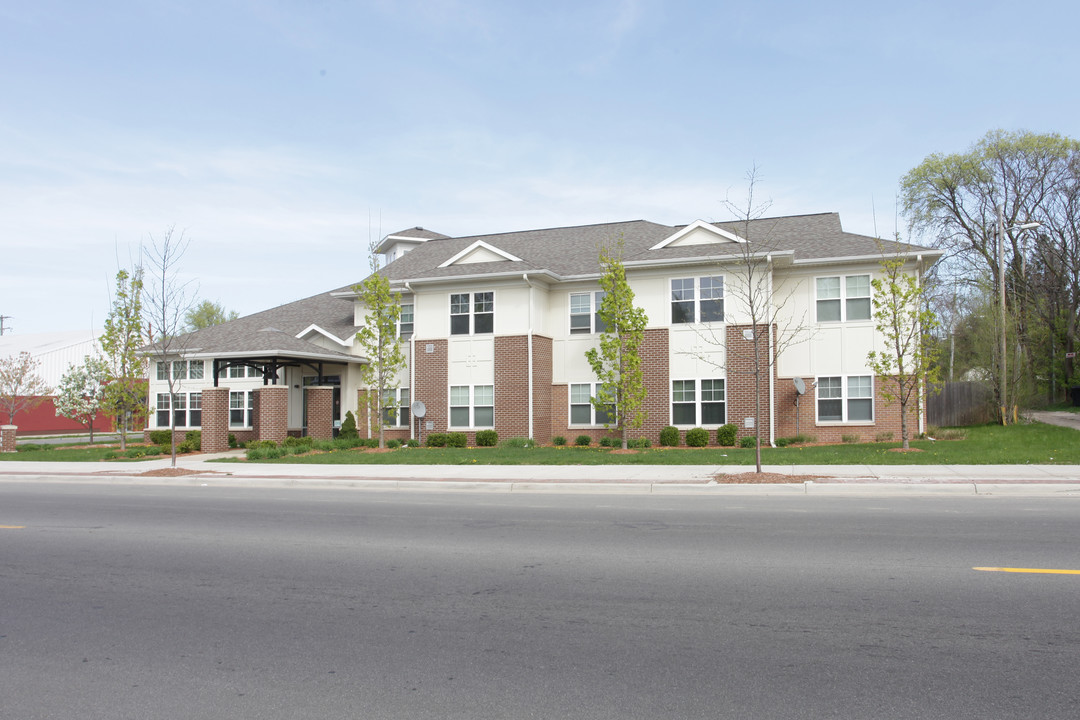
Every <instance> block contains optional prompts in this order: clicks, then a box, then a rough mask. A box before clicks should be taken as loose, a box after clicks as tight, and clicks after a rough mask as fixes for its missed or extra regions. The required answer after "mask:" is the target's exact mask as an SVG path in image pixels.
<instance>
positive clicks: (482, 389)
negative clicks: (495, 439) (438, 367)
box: [450, 385, 495, 428]
mask: <svg viewBox="0 0 1080 720" xmlns="http://www.w3.org/2000/svg"><path fill="white" fill-rule="evenodd" d="M470 396H471V402H470ZM494 426H495V386H494V385H473V386H469V385H451V386H450V427H455V428H468V427H478V428H488V427H494Z"/></svg>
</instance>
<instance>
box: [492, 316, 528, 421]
mask: <svg viewBox="0 0 1080 720" xmlns="http://www.w3.org/2000/svg"><path fill="white" fill-rule="evenodd" d="M494 340H495V431H496V432H498V433H499V438H500V439H504V440H505V439H506V438H511V437H528V436H529V338H528V336H527V335H511V336H496V337H495V338H494Z"/></svg>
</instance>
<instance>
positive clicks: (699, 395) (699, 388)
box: [668, 377, 728, 429]
mask: <svg viewBox="0 0 1080 720" xmlns="http://www.w3.org/2000/svg"><path fill="white" fill-rule="evenodd" d="M706 380H708V381H710V382H713V383H716V382H720V383H723V390H722V391H721V392H723V393H724V399H723V400H719V401H717V400H705V399H704V395H705V390H704V387H703V385H702V383H704V382H705V381H706ZM688 382H689V383H693V392H694V399H693V401H691V402H688V401H685V400H684V401H681V402H679V403H678V404H679V405H693V407H694V422H693V423H691V424H687V423H677V422H675V405H676V401H675V383H688ZM669 389H670V392H671V395H670V402H669V403H668V420H669V423H668V424H669V425H673V426H675V427H678V428H695V427H703V428H710V429H711V428H718V427H721V426H722V425H725V424H726V423H727V421H728V419H727V378H726V377H703V378H671V384H670V387H669ZM715 391H716V388H715V387H713V388H712V392H715ZM706 404H709V405H713V404H720V405H722V406H723V415H724V419H723V422H719V423H706V422H705V421H704V418H705V415H704V407H705V405H706Z"/></svg>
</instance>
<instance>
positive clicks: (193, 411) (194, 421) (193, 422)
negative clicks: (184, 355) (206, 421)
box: [188, 360, 202, 427]
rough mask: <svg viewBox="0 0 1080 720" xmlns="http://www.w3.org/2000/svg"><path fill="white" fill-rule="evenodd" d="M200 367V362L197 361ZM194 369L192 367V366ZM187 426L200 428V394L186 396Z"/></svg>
mask: <svg viewBox="0 0 1080 720" xmlns="http://www.w3.org/2000/svg"><path fill="white" fill-rule="evenodd" d="M199 364H200V365H202V361H201V360H200V361H199ZM192 367H194V366H192ZM188 416H189V418H190V419H189V421H188V425H190V426H191V427H202V393H191V394H190V395H188Z"/></svg>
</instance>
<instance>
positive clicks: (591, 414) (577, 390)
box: [570, 383, 615, 425]
mask: <svg viewBox="0 0 1080 720" xmlns="http://www.w3.org/2000/svg"><path fill="white" fill-rule="evenodd" d="M599 393H600V384H599V383H597V384H596V385H592V384H590V383H573V384H571V385H570V424H571V425H610V424H612V423H614V422H615V406H614V405H602V406H600V407H599V408H597V407H596V406H594V405H593V404H592V399H593V397H595V395H598V394H599Z"/></svg>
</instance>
